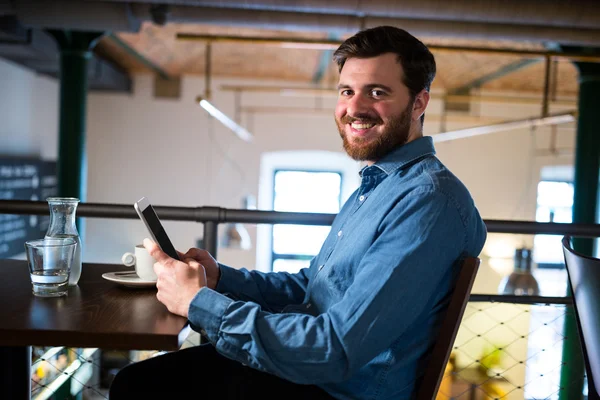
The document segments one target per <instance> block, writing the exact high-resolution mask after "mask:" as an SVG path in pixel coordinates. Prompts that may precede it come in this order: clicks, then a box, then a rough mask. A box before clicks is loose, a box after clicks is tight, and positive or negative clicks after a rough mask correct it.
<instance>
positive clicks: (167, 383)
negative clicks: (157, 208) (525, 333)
mask: <svg viewBox="0 0 600 400" xmlns="http://www.w3.org/2000/svg"><path fill="white" fill-rule="evenodd" d="M334 58H335V61H336V62H337V64H338V65H339V70H340V80H339V100H338V104H337V107H336V110H335V119H336V122H337V125H338V129H339V133H340V136H341V138H342V141H343V146H344V149H345V150H346V152H347V153H348V154H349V155H350V156H351V157H352V158H354V159H355V160H361V161H365V162H366V166H365V168H363V169H362V171H361V185H360V187H359V188H358V190H357V191H356V192H355V193H354V194H353V195H352V196H350V198H349V199H348V201H347V202H346V204H345V205H344V207H343V208H342V210H341V211H340V213H339V214H338V215H337V216H336V218H335V220H334V222H333V225H332V229H331V233H330V234H329V236H328V237H327V239H326V240H325V243H324V244H323V247H322V248H321V251H320V252H319V254H318V255H317V256H316V257H315V258H314V259H313V260H312V261H311V264H310V267H309V268H306V269H304V270H302V271H300V272H299V273H297V274H288V273H261V272H257V271H247V270H245V269H242V270H236V269H233V268H230V267H227V266H225V265H222V264H218V263H217V262H216V261H215V260H214V259H213V258H212V257H211V256H210V254H208V253H207V252H206V251H203V250H199V249H190V250H189V251H188V252H187V253H185V254H181V256H182V259H183V260H184V262H181V261H176V260H173V259H171V258H169V257H168V256H167V255H165V254H164V253H163V252H162V251H160V249H159V248H158V247H157V245H156V244H154V243H153V242H151V241H149V240H147V239H146V240H145V241H144V245H145V246H146V248H147V249H148V251H149V252H150V253H151V254H152V256H153V257H154V258H155V259H156V260H157V261H158V262H157V264H156V265H155V271H156V272H157V275H158V281H157V288H158V293H157V297H158V299H159V300H160V301H161V302H163V303H164V304H165V306H166V307H167V308H168V309H169V311H171V312H172V313H175V314H178V315H182V316H184V317H187V318H188V319H189V321H190V324H191V326H192V327H193V328H194V329H195V330H197V331H199V332H201V333H202V334H203V336H205V337H206V338H208V341H209V342H210V343H209V344H206V345H201V346H198V347H196V348H192V349H187V350H183V351H179V352H176V353H171V354H167V355H164V356H160V357H157V358H155V359H152V360H148V361H144V362H142V363H139V364H137V365H132V366H129V367H127V368H125V369H124V370H123V371H122V372H121V373H119V374H118V375H117V377H116V379H115V382H114V384H113V387H112V388H111V399H112V398H113V395H114V396H115V398H126V397H127V396H131V394H123V395H122V397H121V396H119V394H121V393H133V395H135V394H136V393H139V391H140V390H143V389H148V390H151V391H154V392H158V391H160V390H165V391H171V392H176V391H177V390H180V389H181V388H187V389H189V393H192V394H194V393H195V394H196V395H197V397H198V398H205V397H207V395H206V393H205V392H204V391H203V390H209V389H210V390H212V391H213V393H215V395H213V396H212V397H211V396H210V395H208V397H209V398H246V397H252V396H258V397H264V398H279V397H281V398H311V399H319V398H332V397H333V398H338V399H409V398H411V397H413V396H414V395H415V389H416V385H415V383H416V382H418V380H419V379H420V377H422V375H423V373H424V371H423V368H424V365H426V361H427V360H428V352H429V351H430V350H431V348H432V345H433V343H434V342H435V339H436V335H437V333H438V330H439V326H440V322H441V317H442V316H443V312H444V311H445V310H446V307H447V304H448V301H449V297H450V295H451V290H452V287H453V285H454V283H455V278H456V276H457V274H458V270H459V268H460V265H461V262H462V260H463V259H464V258H465V257H467V256H477V255H478V254H479V252H480V251H481V249H482V247H483V244H484V241H485V237H486V229H485V225H484V223H483V221H482V220H481V218H480V216H479V213H478V212H477V209H476V208H475V206H474V204H473V201H472V199H471V196H470V195H469V192H468V191H467V189H466V188H465V187H464V186H463V185H462V184H461V183H460V181H459V180H458V179H457V178H456V177H455V176H454V175H452V174H451V173H450V172H449V171H448V170H447V169H446V168H445V167H444V166H443V165H442V163H441V162H440V161H439V160H438V159H437V158H436V157H435V156H434V154H435V151H434V148H433V142H432V140H431V138H430V137H423V121H424V113H425V110H426V108H427V104H428V103H429V88H430V85H431V82H432V81H433V78H434V76H435V61H434V57H433V55H432V54H431V53H430V52H429V50H428V49H427V47H426V46H425V45H424V44H423V43H421V42H420V41H419V40H417V39H416V38H414V37H413V36H411V35H410V34H409V33H407V32H405V31H403V30H400V29H397V28H393V27H378V28H374V29H369V30H365V31H362V32H359V33H358V34H356V35H355V36H353V37H351V38H349V39H348V40H346V41H345V42H344V43H343V44H342V45H341V46H340V47H339V48H338V50H337V51H336V52H335V54H334ZM298 239H299V240H300V239H301V238H298ZM144 383H145V384H146V385H145V386H144ZM186 383H187V386H186ZM128 387H129V388H130V389H131V392H127V389H128ZM174 396H175V395H174ZM172 397H173V396H172Z"/></svg>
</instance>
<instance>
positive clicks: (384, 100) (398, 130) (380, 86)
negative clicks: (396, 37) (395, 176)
mask: <svg viewBox="0 0 600 400" xmlns="http://www.w3.org/2000/svg"><path fill="white" fill-rule="evenodd" d="M403 74H404V71H403V70H402V66H401V65H400V63H399V62H398V61H397V56H396V55H395V54H393V53H386V54H382V55H380V56H377V57H372V58H349V59H348V60H346V63H345V64H344V67H343V68H342V71H341V72H340V81H339V85H338V102H337V106H336V109H335V120H336V123H337V126H338V130H339V131H340V136H341V137H342V139H343V142H344V149H345V150H346V152H347V153H348V155H349V156H350V157H352V158H353V159H355V160H360V161H367V162H368V163H369V164H372V163H374V162H376V161H377V160H379V159H380V158H381V157H383V156H384V155H386V154H387V153H389V152H390V151H391V150H393V149H394V148H396V147H398V146H401V145H403V144H405V143H406V142H407V141H409V139H410V140H412V139H415V137H414V135H415V133H419V134H420V126H418V127H417V126H414V127H413V131H412V132H411V125H414V124H419V122H418V118H419V117H420V115H421V114H422V112H420V110H415V107H414V105H415V101H414V100H413V99H411V96H410V93H409V90H408V88H407V87H406V86H405V85H404V83H402V78H403ZM423 111H424V108H423Z"/></svg>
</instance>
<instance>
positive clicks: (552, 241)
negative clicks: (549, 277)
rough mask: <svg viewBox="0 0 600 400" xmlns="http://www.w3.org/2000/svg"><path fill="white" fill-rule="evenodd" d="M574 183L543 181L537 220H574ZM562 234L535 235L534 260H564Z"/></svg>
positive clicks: (551, 261) (554, 262)
mask: <svg viewBox="0 0 600 400" xmlns="http://www.w3.org/2000/svg"><path fill="white" fill-rule="evenodd" d="M572 206H573V184H571V183H569V182H552V181H541V182H540V183H539V184H538V195H537V209H536V215H535V220H536V221H537V222H558V223H570V222H572V220H573V211H572ZM561 240H562V236H560V235H535V236H534V238H533V260H534V261H535V262H536V263H549V264H560V263H562V262H563V261H564V260H563V257H564V255H563V252H562V244H561Z"/></svg>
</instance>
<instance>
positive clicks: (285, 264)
mask: <svg viewBox="0 0 600 400" xmlns="http://www.w3.org/2000/svg"><path fill="white" fill-rule="evenodd" d="M309 265H310V260H283V259H277V260H275V261H273V271H274V272H289V273H292V274H295V273H296V272H299V271H300V270H301V269H302V268H307V267H308V266H309Z"/></svg>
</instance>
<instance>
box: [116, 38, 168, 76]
mask: <svg viewBox="0 0 600 400" xmlns="http://www.w3.org/2000/svg"><path fill="white" fill-rule="evenodd" d="M107 38H108V40H110V41H111V42H112V43H114V44H115V45H117V46H118V47H120V48H121V49H123V51H125V53H127V55H129V56H130V57H132V58H134V59H135V60H136V61H138V62H140V63H141V64H143V65H144V66H145V67H146V68H148V69H149V70H150V71H152V72H154V73H155V74H157V75H158V76H160V77H161V78H162V79H165V80H171V79H172V77H171V76H170V75H169V74H168V73H167V72H166V71H165V70H164V69H162V68H161V67H160V66H159V65H157V64H156V63H155V62H153V61H152V60H150V59H148V58H147V57H146V56H144V55H143V54H141V53H140V52H139V51H137V50H136V49H134V48H133V47H131V46H130V45H129V44H127V42H125V41H124V40H122V39H121V38H120V37H119V36H117V35H115V34H112V33H111V34H108V35H107Z"/></svg>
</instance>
